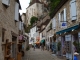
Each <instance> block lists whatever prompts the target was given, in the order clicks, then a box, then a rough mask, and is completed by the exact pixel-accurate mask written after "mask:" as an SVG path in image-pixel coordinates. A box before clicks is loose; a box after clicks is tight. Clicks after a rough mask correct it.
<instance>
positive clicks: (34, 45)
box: [33, 43, 36, 51]
mask: <svg viewBox="0 0 80 60" xmlns="http://www.w3.org/2000/svg"><path fill="white" fill-rule="evenodd" d="M35 48H36V44H35V43H34V44H33V50H34V51H35Z"/></svg>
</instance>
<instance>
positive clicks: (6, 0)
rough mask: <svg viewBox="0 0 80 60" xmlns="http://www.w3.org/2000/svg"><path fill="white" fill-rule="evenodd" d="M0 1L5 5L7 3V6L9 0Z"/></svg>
mask: <svg viewBox="0 0 80 60" xmlns="http://www.w3.org/2000/svg"><path fill="white" fill-rule="evenodd" d="M2 3H3V4H5V5H7V6H9V4H10V0H2Z"/></svg>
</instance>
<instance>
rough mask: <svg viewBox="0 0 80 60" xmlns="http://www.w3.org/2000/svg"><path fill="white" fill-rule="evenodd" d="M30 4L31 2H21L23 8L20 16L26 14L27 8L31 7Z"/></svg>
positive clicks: (26, 0) (24, 0) (21, 0)
mask: <svg viewBox="0 0 80 60" xmlns="http://www.w3.org/2000/svg"><path fill="white" fill-rule="evenodd" d="M29 2H30V0H20V4H21V8H22V10H20V14H22V13H25V12H26V8H27V7H28V6H29Z"/></svg>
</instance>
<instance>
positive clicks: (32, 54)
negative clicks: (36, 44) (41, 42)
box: [23, 48, 65, 60]
mask: <svg viewBox="0 0 80 60" xmlns="http://www.w3.org/2000/svg"><path fill="white" fill-rule="evenodd" d="M23 60H65V59H63V58H57V56H55V55H52V54H51V52H49V51H47V50H44V51H41V50H40V49H35V51H34V50H33V48H31V49H30V50H29V51H27V52H26V53H25V56H24V57H23Z"/></svg>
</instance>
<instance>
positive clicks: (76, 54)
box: [74, 52, 79, 60]
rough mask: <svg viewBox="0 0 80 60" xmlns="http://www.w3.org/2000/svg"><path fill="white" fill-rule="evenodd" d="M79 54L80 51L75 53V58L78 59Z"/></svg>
mask: <svg viewBox="0 0 80 60" xmlns="http://www.w3.org/2000/svg"><path fill="white" fill-rule="evenodd" d="M78 55H79V53H77V52H75V53H74V60H78V57H77V56H78Z"/></svg>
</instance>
